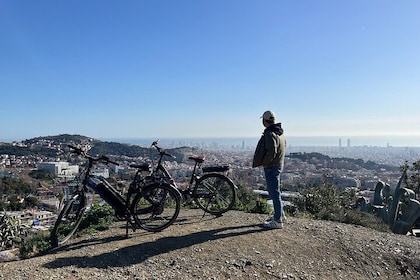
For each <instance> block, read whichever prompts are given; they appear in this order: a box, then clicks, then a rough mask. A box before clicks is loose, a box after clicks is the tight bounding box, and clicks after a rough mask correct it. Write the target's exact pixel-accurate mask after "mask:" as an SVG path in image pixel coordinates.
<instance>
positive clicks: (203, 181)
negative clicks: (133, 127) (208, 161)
mask: <svg viewBox="0 0 420 280" xmlns="http://www.w3.org/2000/svg"><path fill="white" fill-rule="evenodd" d="M151 147H154V148H156V150H157V151H158V153H159V160H158V162H157V165H156V166H155V167H154V169H153V171H152V176H155V177H157V178H165V179H166V180H168V183H170V184H172V185H174V186H175V187H176V188H177V189H178V190H179V191H180V193H181V194H182V196H183V198H184V199H188V198H191V199H192V200H193V201H195V203H196V204H197V205H198V207H199V208H201V209H202V210H204V211H205V212H207V213H210V214H212V215H215V216H220V215H222V214H223V213H225V212H227V211H228V210H230V209H232V207H233V206H234V204H235V200H236V186H235V184H234V183H233V182H232V180H231V179H230V178H228V177H227V176H226V175H224V174H223V173H225V172H227V171H229V166H228V165H223V166H207V167H205V166H202V163H203V162H204V159H205V158H204V157H193V156H191V157H189V159H190V160H193V161H194V162H195V164H194V168H193V171H192V174H191V178H190V180H189V184H188V187H187V188H186V189H181V188H179V187H178V186H177V184H176V182H175V180H174V179H173V178H172V176H171V175H170V174H169V171H168V170H167V169H166V168H165V166H164V165H163V164H162V159H163V157H164V156H166V157H171V158H175V156H173V155H171V154H169V153H167V152H166V151H165V150H164V149H162V148H160V147H159V146H158V140H157V141H154V142H153V143H152V145H151ZM200 168H201V171H202V172H200V171H199V170H200Z"/></svg>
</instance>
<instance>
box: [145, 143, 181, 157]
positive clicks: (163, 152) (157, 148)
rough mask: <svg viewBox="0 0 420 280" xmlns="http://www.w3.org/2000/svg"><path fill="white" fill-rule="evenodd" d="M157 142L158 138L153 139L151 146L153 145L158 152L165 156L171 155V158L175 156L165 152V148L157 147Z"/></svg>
mask: <svg viewBox="0 0 420 280" xmlns="http://www.w3.org/2000/svg"><path fill="white" fill-rule="evenodd" d="M158 143H159V139H157V140H155V141H153V143H152V145H151V147H155V148H156V150H157V151H158V152H159V154H160V155H161V156H167V157H171V158H176V157H175V156H174V155H171V154H168V153H167V152H165V150H163V149H162V148H161V147H159V146H158V145H157V144H158Z"/></svg>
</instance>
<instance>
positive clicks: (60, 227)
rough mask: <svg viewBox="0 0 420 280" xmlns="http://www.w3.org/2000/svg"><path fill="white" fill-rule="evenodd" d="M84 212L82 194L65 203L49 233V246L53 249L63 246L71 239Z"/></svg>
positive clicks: (84, 200) (84, 197) (84, 203)
mask: <svg viewBox="0 0 420 280" xmlns="http://www.w3.org/2000/svg"><path fill="white" fill-rule="evenodd" d="M85 210H86V195H85V193H84V192H80V193H77V194H75V195H73V196H72V197H71V198H70V200H68V201H67V202H66V204H65V205H64V208H63V209H62V210H61V212H60V214H59V215H58V218H57V220H56V222H55V224H54V228H53V230H52V232H51V245H52V247H53V248H55V247H58V246H61V245H63V244H64V243H65V242H66V241H67V240H69V239H70V237H72V235H73V234H74V233H75V232H76V230H77V228H78V227H79V225H80V222H81V221H82V217H83V214H84V212H85Z"/></svg>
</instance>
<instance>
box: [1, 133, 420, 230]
mask: <svg viewBox="0 0 420 280" xmlns="http://www.w3.org/2000/svg"><path fill="white" fill-rule="evenodd" d="M86 139H87V140H84V142H83V141H82V142H80V143H79V144H80V145H82V146H84V147H88V148H89V147H90V146H91V145H93V143H91V142H90V141H91V140H90V139H89V138H86ZM66 144H67V143H62V142H57V141H55V140H48V139H43V138H40V139H38V140H32V141H31V142H30V144H28V142H25V141H22V142H13V146H14V147H21V148H26V147H28V146H30V147H31V148H32V149H33V148H48V149H52V150H55V151H57V153H56V154H54V155H53V156H35V155H22V156H19V155H16V154H13V153H10V154H8V153H2V154H1V155H0V175H1V176H2V177H10V176H11V177H17V178H22V179H23V180H27V181H29V182H32V184H36V185H37V186H38V187H37V191H36V192H35V193H34V194H33V195H35V196H36V198H37V199H38V201H39V203H40V205H41V207H39V209H37V210H34V209H30V210H28V209H27V210H25V211H23V212H19V211H18V212H15V213H12V212H10V213H11V215H12V216H15V217H20V218H23V219H27V220H34V221H37V225H39V226H49V225H50V224H51V222H52V221H53V220H54V219H55V217H56V211H57V209H58V208H59V205H60V200H59V197H60V195H58V193H64V194H66V193H68V190H67V189H68V186H67V182H68V181H69V180H71V179H72V178H74V176H77V175H78V173H79V169H80V168H81V165H82V164H83V162H79V161H77V160H76V159H74V158H73V159H70V157H69V155H68V154H67V153H68V149H66ZM177 144H178V145H177ZM177 144H175V143H172V144H171V145H169V144H166V146H165V148H167V149H168V150H169V151H172V150H176V149H178V148H180V146H183V147H186V146H190V147H189V148H190V149H186V150H185V151H184V152H185V153H186V155H199V156H204V157H205V158H206V161H205V163H204V164H205V165H215V164H228V165H229V166H230V168H231V171H230V173H229V176H230V177H231V178H232V179H233V181H234V182H235V183H236V184H237V185H242V186H245V187H247V188H250V189H254V190H258V189H263V188H264V185H265V184H264V183H265V181H264V176H263V172H262V169H260V168H254V169H253V168H251V162H252V157H253V149H254V146H252V145H248V146H247V145H245V143H242V145H236V146H235V145H230V146H223V145H221V144H218V143H215V142H213V143H211V144H210V145H209V144H208V143H203V142H201V143H194V142H190V143H177ZM287 149H288V150H287V156H286V162H285V168H284V171H283V175H282V187H283V190H284V191H298V190H299V188H301V187H305V186H307V185H316V184H322V183H323V182H324V180H326V179H325V178H327V180H329V181H330V182H331V183H333V184H334V185H335V186H336V187H337V188H341V189H344V188H348V187H351V188H355V189H356V190H358V191H360V192H361V193H362V192H363V195H365V196H367V198H368V199H371V198H372V197H373V190H374V188H375V185H376V184H377V182H378V181H379V180H380V181H383V182H385V183H387V184H389V185H390V186H391V188H395V186H396V184H397V182H398V180H399V177H400V176H401V171H400V169H399V167H400V166H401V165H403V164H404V163H405V162H407V163H408V164H411V163H413V162H416V161H418V160H419V158H420V148H410V147H407V148H401V147H391V146H387V147H370V146H355V147H352V146H349V145H347V146H344V147H343V146H340V145H337V146H336V147H334V146H312V147H311V146H289V147H288V148H287ZM110 156H112V155H110ZM187 158H188V157H184V158H183V159H177V160H171V161H169V160H168V161H165V165H166V167H167V168H168V169H169V170H170V172H171V174H172V175H173V176H174V179H175V180H176V181H177V182H178V185H180V186H183V183H186V178H187V176H188V175H189V174H190V172H191V168H192V166H193V163H192V162H190V161H188V159H187ZM115 159H116V160H117V161H118V162H119V163H120V165H119V166H98V167H97V169H96V171H95V172H96V173H98V174H101V175H102V176H104V177H109V176H112V177H114V178H116V180H117V181H118V182H119V185H120V186H124V184H126V181H127V180H129V179H130V178H131V177H132V174H133V170H132V169H130V168H129V164H130V163H133V162H136V163H142V162H151V160H152V159H151V158H150V157H149V156H148V155H142V156H137V157H132V156H130V155H126V156H121V155H120V156H118V157H116V158H115ZM69 160H71V162H69ZM33 170H38V171H41V170H44V171H48V172H50V173H52V174H53V175H54V178H53V180H49V181H48V180H40V181H39V182H37V180H35V179H33V178H31V177H30V176H28V174H29V173H30V172H31V171H33ZM34 182H35V183H34ZM61 197H62V196H61ZM8 199H9V198H8V197H7V195H6V194H3V196H2V203H7V201H8ZM19 199H24V198H23V197H20V198H19ZM3 205H4V204H3Z"/></svg>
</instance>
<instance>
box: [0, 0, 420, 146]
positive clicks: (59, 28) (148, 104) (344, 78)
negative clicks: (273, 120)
mask: <svg viewBox="0 0 420 280" xmlns="http://www.w3.org/2000/svg"><path fill="white" fill-rule="evenodd" d="M419 13H420V2H419V1H415V0H412V1H398V2H397V1H385V0H381V1H375V0H373V1H362V0H355V1H333V0H331V1H328V0H323V1H277V0H273V1H264V0H263V1H256V0H254V1H247V0H232V1H218V0H214V1H200V0H194V1H193V0H191V1H182V0H180V1H165V0H163V1H140V0H139V1H80V0H72V1H52V0H51V1H48V0H44V1H29V0H26V1H25V0H21V1H12V0H0V42H1V43H0V93H1V99H0V100H1V106H0V112H1V113H0V116H1V118H0V130H1V135H0V139H11V140H22V139H28V138H33V137H37V136H47V135H56V134H61V133H70V134H81V135H86V136H90V137H94V138H102V139H103V138H144V137H151V138H162V137H184V138H185V137H258V136H259V135H260V133H261V131H262V130H263V127H262V124H261V120H260V116H261V115H262V113H263V112H264V111H265V110H267V109H271V110H273V111H274V112H275V113H276V114H277V117H278V118H277V120H278V121H279V122H282V124H283V127H284V129H285V132H286V135H289V136H337V139H338V138H339V137H342V138H343V139H347V138H348V137H351V136H363V135H364V136H366V135H371V136H381V135H384V136H387V137H388V136H404V135H405V136H420V110H419V109H418V107H419V105H420V79H419V77H420V53H419V50H420V17H419V16H418V15H419ZM337 141H338V140H337ZM343 141H344V140H343ZM385 142H386V141H384V143H385ZM419 145H420V144H419Z"/></svg>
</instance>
